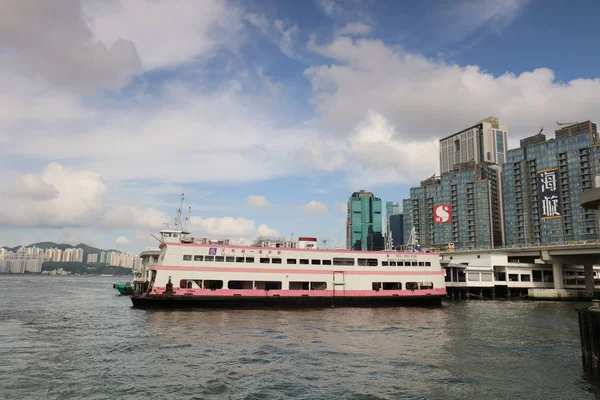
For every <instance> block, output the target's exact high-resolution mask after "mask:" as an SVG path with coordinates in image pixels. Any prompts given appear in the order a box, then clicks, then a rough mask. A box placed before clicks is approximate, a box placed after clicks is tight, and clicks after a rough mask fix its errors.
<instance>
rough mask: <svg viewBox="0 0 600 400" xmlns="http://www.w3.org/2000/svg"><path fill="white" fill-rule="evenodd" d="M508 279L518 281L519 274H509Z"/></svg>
mask: <svg viewBox="0 0 600 400" xmlns="http://www.w3.org/2000/svg"><path fill="white" fill-rule="evenodd" d="M508 281H509V282H518V281H519V274H508Z"/></svg>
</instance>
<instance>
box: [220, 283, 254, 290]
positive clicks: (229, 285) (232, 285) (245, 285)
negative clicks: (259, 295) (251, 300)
mask: <svg viewBox="0 0 600 400" xmlns="http://www.w3.org/2000/svg"><path fill="white" fill-rule="evenodd" d="M253 287H254V283H253V282H252V281H229V282H227V289H250V290H252V288H253Z"/></svg>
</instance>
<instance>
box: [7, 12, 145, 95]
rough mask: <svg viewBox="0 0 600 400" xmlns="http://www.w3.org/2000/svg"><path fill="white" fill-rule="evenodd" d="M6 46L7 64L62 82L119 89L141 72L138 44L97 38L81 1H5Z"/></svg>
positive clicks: (18, 69) (12, 68) (74, 85)
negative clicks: (86, 17)
mask: <svg viewBox="0 0 600 400" xmlns="http://www.w3.org/2000/svg"><path fill="white" fill-rule="evenodd" d="M33 26H35V29H32V27H33ZM0 46H1V47H2V48H4V49H5V50H7V51H5V52H3V54H2V61H3V65H2V66H3V68H6V69H9V70H12V71H18V72H19V73H25V74H29V75H32V76H40V77H43V79H45V80H47V81H48V82H51V83H53V84H57V85H60V86H66V87H73V88H78V89H95V88H97V87H103V88H119V87H121V86H122V85H124V84H125V83H127V82H128V81H129V78H130V77H131V76H132V75H133V74H136V73H139V72H140V71H141V62H140V59H139V57H138V54H137V51H136V48H135V45H134V44H133V43H132V42H130V41H129V40H126V39H121V38H120V37H116V38H115V40H112V41H110V42H105V43H102V42H100V41H97V40H96V38H95V37H94V34H93V32H92V31H91V30H90V27H89V26H88V24H87V22H86V20H85V18H84V14H83V11H82V7H81V2H80V1H67V0H63V1H53V2H46V1H33V0H8V1H5V2H3V4H2V13H0Z"/></svg>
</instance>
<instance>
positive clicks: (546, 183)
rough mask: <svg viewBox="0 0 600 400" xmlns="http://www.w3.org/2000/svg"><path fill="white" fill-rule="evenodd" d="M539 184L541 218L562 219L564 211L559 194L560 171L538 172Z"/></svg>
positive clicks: (547, 170)
mask: <svg viewBox="0 0 600 400" xmlns="http://www.w3.org/2000/svg"><path fill="white" fill-rule="evenodd" d="M537 184H538V206H539V210H540V218H541V219H548V218H560V217H561V216H562V210H561V206H560V198H559V192H558V169H556V168H554V169H546V170H543V171H538V176H537Z"/></svg>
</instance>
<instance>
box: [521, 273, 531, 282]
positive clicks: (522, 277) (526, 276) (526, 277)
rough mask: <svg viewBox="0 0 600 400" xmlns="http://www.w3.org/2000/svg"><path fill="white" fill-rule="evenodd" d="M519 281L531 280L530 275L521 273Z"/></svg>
mask: <svg viewBox="0 0 600 400" xmlns="http://www.w3.org/2000/svg"><path fill="white" fill-rule="evenodd" d="M521 282H531V275H529V274H521Z"/></svg>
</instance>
